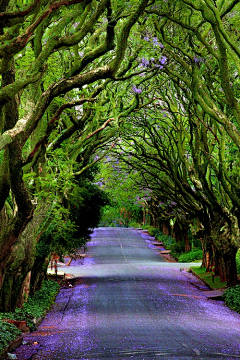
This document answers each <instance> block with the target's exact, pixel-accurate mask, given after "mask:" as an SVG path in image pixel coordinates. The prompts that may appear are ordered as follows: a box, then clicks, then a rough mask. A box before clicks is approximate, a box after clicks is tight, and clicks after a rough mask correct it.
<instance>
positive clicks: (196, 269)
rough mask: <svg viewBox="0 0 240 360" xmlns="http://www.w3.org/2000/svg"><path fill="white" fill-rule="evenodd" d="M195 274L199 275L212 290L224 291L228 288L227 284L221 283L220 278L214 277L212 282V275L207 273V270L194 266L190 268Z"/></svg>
mask: <svg viewBox="0 0 240 360" xmlns="http://www.w3.org/2000/svg"><path fill="white" fill-rule="evenodd" d="M190 269H191V270H192V271H193V272H194V273H195V274H197V275H198V276H199V277H200V278H201V279H202V280H203V281H204V282H205V283H207V284H208V285H209V286H210V288H212V289H223V288H225V287H226V286H227V282H226V281H224V282H221V281H220V277H219V276H215V277H214V282H213V281H212V273H206V268H204V267H203V268H202V267H198V266H192V267H191V268H190Z"/></svg>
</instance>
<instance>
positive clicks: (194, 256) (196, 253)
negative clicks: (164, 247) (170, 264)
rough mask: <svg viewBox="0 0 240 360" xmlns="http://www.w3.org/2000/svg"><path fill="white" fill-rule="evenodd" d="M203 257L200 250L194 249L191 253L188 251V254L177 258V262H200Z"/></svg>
mask: <svg viewBox="0 0 240 360" xmlns="http://www.w3.org/2000/svg"><path fill="white" fill-rule="evenodd" d="M202 256H203V252H202V250H199V249H195V250H192V251H189V252H188V253H185V254H181V255H180V256H179V258H178V261H179V262H192V261H196V260H201V259H202Z"/></svg>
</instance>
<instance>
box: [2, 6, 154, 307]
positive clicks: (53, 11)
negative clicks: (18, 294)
mask: <svg viewBox="0 0 240 360" xmlns="http://www.w3.org/2000/svg"><path fill="white" fill-rule="evenodd" d="M148 3H149V1H148V0H141V1H140V2H137V1H132V2H131V5H132V6H131V8H128V7H125V6H124V5H123V4H122V2H119V1H117V0H116V1H110V0H101V1H95V0H93V1H90V0H62V1H61V0H59V1H51V2H49V1H47V0H35V1H34V0H33V1H31V3H30V4H29V3H28V4H26V5H24V4H21V5H19V4H14V3H13V1H11V0H7V1H4V2H2V3H1V5H0V6H1V8H0V16H1V29H0V36H1V48H0V58H1V64H0V74H1V90H0V104H1V136H0V150H1V164H0V209H1V233H0V249H1V250H0V262H1V265H0V279H1V281H0V294H3V293H2V290H1V289H3V288H4V287H5V286H7V283H6V282H5V278H6V273H7V272H8V269H9V267H10V266H11V263H12V261H13V260H12V249H13V248H14V247H15V246H16V243H17V242H18V241H20V236H21V234H23V232H24V230H25V229H27V226H28V224H30V223H31V222H34V221H35V220H34V218H35V215H36V208H37V207H40V208H41V204H40V202H39V201H40V200H39V199H40V198H41V197H38V196H35V195H34V193H35V194H36V193H38V192H41V191H43V190H42V189H41V186H42V184H41V182H43V181H44V178H45V179H46V178H47V176H48V173H49V171H50V172H51V169H52V167H51V165H50V164H49V160H51V159H52V158H54V152H55V151H56V150H57V149H59V148H60V147H61V146H62V144H63V145H64V146H65V147H66V146H67V147H68V155H67V156H68V161H70V162H71V161H73V162H74V165H73V163H72V165H71V166H72V168H71V169H72V174H71V176H72V178H74V177H76V176H79V175H80V174H81V173H82V172H83V171H86V169H87V168H88V167H89V166H91V165H92V164H94V163H95V161H94V160H92V155H93V154H94V151H95V148H98V147H100V146H101V144H104V143H109V140H110V139H111V137H112V136H114V135H115V134H116V132H117V130H118V126H119V124H118V123H119V119H120V118H121V114H120V115H119V117H118V116H116V108H115V105H116V104H115V103H114V102H113V99H112V97H110V96H109V92H110V90H109V89H107V86H108V85H109V83H110V82H113V83H114V82H120V83H122V84H124V81H125V78H124V77H127V79H128V78H129V77H131V72H134V68H132V63H131V61H132V60H131V56H133V57H134V56H135V57H136V56H137V55H136V46H135V47H134V49H133V50H131V51H130V43H128V42H129V41H130V40H128V39H130V32H131V29H132V28H133V27H134V26H136V23H137V21H138V19H139V18H141V16H142V13H143V11H144V9H145V8H146V7H147V6H148ZM128 51H130V57H129V59H130V60H128V58H127V56H126V55H127V52H128ZM134 51H135V53H134ZM104 98H105V100H104ZM133 100H134V101H133V102H129V103H128V104H126V106H123V107H122V108H121V113H122V112H123V113H124V112H129V111H131V109H133V108H134V107H136V106H137V103H136V101H135V99H133ZM103 109H104V110H106V111H104V116H102V114H103ZM109 146H110V147H111V143H110V144H109ZM56 169H58V166H57V167H56ZM57 171H58V170H57ZM34 177H36V178H34ZM38 178H42V179H43V180H41V181H40V182H39V181H38V180H37V179H38ZM56 181H57V177H56ZM50 210H51V209H50V208H46V209H45V217H46V218H47V217H48V216H47V214H48V212H49V211H50ZM50 212H51V211H50ZM35 219H36V218H35ZM46 222H47V220H46ZM40 225H41V224H40V222H38V221H36V227H37V229H36V230H35V231H36V233H35V236H34V238H35V239H38V235H39V232H40V228H41V226H40ZM29 226H30V225H29ZM46 228H47V226H46ZM34 248H35V246H32V249H33V257H34V251H35V250H34ZM28 258H31V259H32V256H30V257H28ZM25 265H26V268H27V267H28V270H29V269H30V268H31V266H30V265H29V266H27V264H25ZM25 265H24V266H25ZM18 267H19V269H20V268H21V267H23V263H21V261H20V262H19V263H18ZM22 272H23V273H25V272H24V271H22ZM23 277H24V276H23ZM23 277H22V278H21V279H20V280H19V281H20V283H19V286H18V288H19V289H20V288H21V283H23V281H24V279H23ZM8 282H9V283H11V281H10V279H9V278H8ZM10 294H11V292H9V296H11V295H10ZM0 302H1V304H0V308H2V306H3V304H4V303H5V298H4V296H3V295H1V301H0Z"/></svg>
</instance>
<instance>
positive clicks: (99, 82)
mask: <svg viewBox="0 0 240 360" xmlns="http://www.w3.org/2000/svg"><path fill="white" fill-rule="evenodd" d="M239 11H240V5H239V1H235V0H227V1H223V0H216V1H214V0H199V1H194V0H178V1H175V0H174V1H167V0H164V1H162V0H140V1H136V0H131V1H128V2H123V1H121V0H52V1H49V0H32V1H28V2H27V1H26V2H25V1H20V0H19V1H12V0H3V1H0V19H1V21H0V39H1V43H0V85H1V87H0V106H1V111H0V215H1V217H0V299H1V300H0V303H1V305H0V308H4V306H5V305H4V304H6V299H7V297H8V298H9V297H11V286H14V285H13V284H14V281H13V277H14V271H15V273H18V272H19V269H21V271H20V272H21V276H20V277H19V279H18V280H16V281H19V283H18V285H17V286H16V288H18V289H19V290H18V291H19V293H21V289H22V285H23V282H24V279H25V278H26V276H27V274H29V272H30V271H31V269H32V268H33V267H34V261H35V259H36V246H37V243H38V242H39V239H41V237H43V236H44V233H45V235H46V233H47V232H48V233H50V229H53V228H54V226H55V225H54V224H57V223H59V226H60V227H61V228H62V229H65V231H66V232H68V231H69V233H71V232H72V233H74V231H75V230H76V228H75V225H76V224H75V222H76V218H74V216H75V215H74V214H73V213H72V212H71V206H72V205H71V204H74V203H75V205H76V201H77V203H78V204H81V199H83V198H84V197H86V198H87V197H88V196H90V194H91V193H92V196H93V197H94V191H95V190H94V188H93V187H92V185H91V184H90V183H88V184H84V186H83V185H81V184H82V181H83V179H84V176H86V174H87V173H88V172H91V171H93V170H92V169H94V166H95V164H96V163H98V162H100V161H105V162H106V157H108V156H109V157H111V159H114V161H120V162H121V166H122V167H121V169H122V170H121V176H122V177H123V176H124V174H125V173H126V174H128V173H131V181H132V184H133V183H134V184H135V185H134V186H132V185H130V183H129V184H128V186H129V188H131V189H133V187H134V189H136V191H138V192H139V194H138V195H137V194H132V195H133V196H132V199H131V201H130V202H128V203H127V201H126V202H125V205H124V206H123V208H125V209H127V211H130V208H128V207H129V206H130V204H131V206H133V204H134V200H133V198H134V197H135V198H136V196H139V195H140V197H141V194H142V193H141V192H143V193H144V192H145V193H148V196H150V198H151V204H152V205H151V209H152V211H153V209H155V210H154V213H155V217H156V218H157V217H161V216H163V215H161V214H163V213H164V211H162V210H164V209H165V210H166V209H168V210H169V204H170V208H173V209H174V216H178V218H179V219H181V221H182V222H185V223H186V224H189V223H193V222H194V223H195V224H198V226H197V228H196V231H201V232H202V233H203V234H202V237H203V246H204V247H205V250H206V252H211V254H212V261H215V262H218V263H219V264H221V266H219V268H222V269H224V271H223V273H225V276H227V278H228V283H229V284H234V283H236V281H237V277H236V276H237V275H236V264H235V263H234V257H235V254H236V251H237V248H238V247H239V240H240V236H239V206H240V202H239V185H240V184H239V181H240V179H239V171H238V169H239V161H240V159H239V146H240V136H239V135H240V129H239V125H240V116H239V115H240V110H239V101H238V99H239V71H240V60H239V57H240V56H239V55H240V52H239V45H238V38H239ZM123 164H125V165H123ZM105 171H106V170H105ZM124 171H125V173H124ZM134 172H135V175H136V176H134ZM101 176H102V175H99V177H100V178H101ZM111 176H112V175H111ZM119 176H120V174H119ZM99 177H98V180H99ZM94 181H96V180H93V179H92V180H91V181H90V182H94ZM99 181H101V180H99ZM129 181H130V180H129ZM125 184H126V183H125ZM84 189H85V190H84ZM100 202H101V201H100ZM159 204H163V205H159ZM171 204H174V205H171ZM135 205H136V204H135ZM153 205H154V206H153ZM82 206H85V205H84V201H83V202H82ZM131 206H130V207H131ZM161 206H162V207H161ZM79 208H81V206H80V205H79ZM132 210H133V209H132ZM168 210H167V211H166V213H168ZM124 211H125V210H124ZM80 213H81V211H80ZM167 217H168V218H169V214H168V215H167ZM170 217H171V216H170ZM194 219H195V220H194ZM196 219H197V220H196ZM85 225H86V226H85ZM85 225H84V224H82V225H81V227H82V234H83V233H84V234H86V233H87V232H88V230H87V229H88V225H87V222H85ZM84 226H85V228H84ZM74 229H75V230H74ZM85 230H86V232H85ZM20 248H21V249H22V255H21V256H18V257H17V258H14V255H15V254H16V253H17V250H18V249H20ZM14 259H15V260H14ZM26 259H28V261H26ZM13 264H14V266H13ZM11 266H13V267H14V269H15V270H14V271H12V270H11ZM12 269H13V268H12ZM11 274H12V275H11ZM10 279H11V281H10ZM8 283H11V284H12V285H11V286H8V285H7V284H8ZM12 303H13V304H16V302H14V301H13V302H12ZM14 306H15V305H13V307H14Z"/></svg>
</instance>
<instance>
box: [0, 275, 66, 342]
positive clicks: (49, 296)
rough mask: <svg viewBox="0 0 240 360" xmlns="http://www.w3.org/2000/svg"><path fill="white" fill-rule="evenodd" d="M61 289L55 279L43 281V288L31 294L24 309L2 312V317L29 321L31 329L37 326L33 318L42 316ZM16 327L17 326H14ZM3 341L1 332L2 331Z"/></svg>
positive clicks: (0, 314)
mask: <svg viewBox="0 0 240 360" xmlns="http://www.w3.org/2000/svg"><path fill="white" fill-rule="evenodd" d="M58 291H59V284H58V283H57V282H55V281H53V280H46V281H44V282H43V285H42V288H41V289H40V290H38V291H36V293H35V294H34V295H33V296H30V297H29V299H28V301H27V302H26V303H25V304H24V306H23V308H22V309H19V308H16V309H15V311H14V312H10V313H0V319H12V320H23V321H27V326H28V327H29V328H30V330H34V329H35V328H36V325H35V322H34V321H33V319H38V318H41V317H42V316H44V315H45V314H46V312H47V311H48V310H49V309H50V307H51V305H52V304H53V303H54V300H55V298H56V295H57V293H58ZM14 328H16V327H15V326H14ZM0 341H1V333H0Z"/></svg>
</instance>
